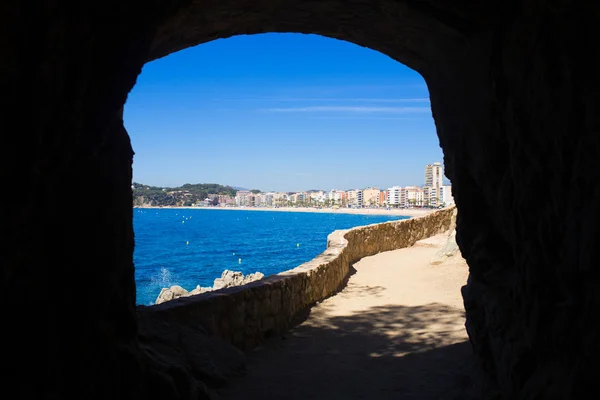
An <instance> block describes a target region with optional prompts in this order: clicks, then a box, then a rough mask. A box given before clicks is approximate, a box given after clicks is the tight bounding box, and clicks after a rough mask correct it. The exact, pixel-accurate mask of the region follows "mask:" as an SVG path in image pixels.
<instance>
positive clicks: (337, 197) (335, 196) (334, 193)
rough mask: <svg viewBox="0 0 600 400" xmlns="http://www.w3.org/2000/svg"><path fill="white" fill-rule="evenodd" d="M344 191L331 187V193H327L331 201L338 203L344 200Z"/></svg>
mask: <svg viewBox="0 0 600 400" xmlns="http://www.w3.org/2000/svg"><path fill="white" fill-rule="evenodd" d="M343 193H344V191H342V190H335V189H331V190H330V191H329V193H327V199H328V200H329V201H331V202H332V203H336V204H339V203H340V202H341V200H342V198H344V194H343Z"/></svg>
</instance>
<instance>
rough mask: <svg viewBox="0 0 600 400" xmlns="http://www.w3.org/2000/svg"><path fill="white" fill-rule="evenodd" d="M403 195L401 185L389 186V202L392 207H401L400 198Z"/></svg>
mask: <svg viewBox="0 0 600 400" xmlns="http://www.w3.org/2000/svg"><path fill="white" fill-rule="evenodd" d="M401 197H402V188H401V187H400V186H392V187H391V188H388V198H387V204H388V206H390V207H400V206H401V203H400V199H401Z"/></svg>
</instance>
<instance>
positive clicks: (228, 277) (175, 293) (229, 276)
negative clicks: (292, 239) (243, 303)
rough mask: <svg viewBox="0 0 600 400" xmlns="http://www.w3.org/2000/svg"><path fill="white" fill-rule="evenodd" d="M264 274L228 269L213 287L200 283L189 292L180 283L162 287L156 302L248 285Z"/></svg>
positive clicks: (216, 280)
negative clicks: (245, 273) (203, 285)
mask: <svg viewBox="0 0 600 400" xmlns="http://www.w3.org/2000/svg"><path fill="white" fill-rule="evenodd" d="M264 276H265V275H264V274H263V273H262V272H254V273H252V274H248V275H246V276H244V274H243V273H241V272H239V271H230V270H228V269H226V270H225V271H223V273H222V274H221V277H220V278H217V279H215V281H214V283H213V286H212V287H200V286H199V285H198V286H196V288H195V289H193V290H191V291H189V292H188V291H187V290H185V289H184V288H182V287H181V286H179V285H174V286H171V287H170V288H162V289H161V291H160V293H159V294H158V296H157V297H156V300H155V301H154V304H161V303H164V302H165V301H169V300H173V299H178V298H180V297H187V296H194V295H197V294H202V293H206V292H211V291H213V290H219V289H224V288H228V287H232V286H241V285H246V284H248V283H250V282H254V281H257V280H259V279H262V278H264Z"/></svg>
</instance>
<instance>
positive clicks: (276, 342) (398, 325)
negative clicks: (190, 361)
mask: <svg viewBox="0 0 600 400" xmlns="http://www.w3.org/2000/svg"><path fill="white" fill-rule="evenodd" d="M446 239H447V236H446V235H438V236H436V237H433V238H430V239H428V240H425V241H422V242H418V243H417V244H416V245H415V246H413V247H409V248H405V249H400V250H394V251H388V252H383V253H379V254H377V255H375V256H371V257H365V258H363V259H362V260H360V261H359V262H357V263H356V264H354V268H355V273H354V274H353V275H352V276H351V277H350V279H349V281H348V285H347V286H346V287H345V288H344V289H343V290H342V291H341V292H339V293H338V294H337V295H335V296H332V297H330V298H328V299H326V300H324V301H323V302H321V303H319V304H317V305H316V306H314V307H313V308H312V309H311V310H310V313H309V314H308V315H307V316H306V319H305V320H304V321H302V322H301V323H300V324H299V325H297V326H296V327H294V328H293V329H292V330H291V331H290V332H288V333H286V334H284V335H283V336H282V337H278V338H273V340H272V341H270V342H268V343H265V345H263V346H261V347H260V348H258V349H256V350H253V351H250V352H248V353H247V357H248V364H247V370H246V373H245V374H244V375H243V376H241V377H239V378H237V379H233V380H232V381H231V382H230V384H229V385H227V386H226V387H224V388H222V389H221V390H219V392H218V393H217V395H216V396H215V398H216V399H219V400H225V399H227V400H237V399H298V400H300V399H303V400H306V399H315V400H316V399H340V400H345V399H365V400H369V399H378V400H379V399H381V400H388V399H389V400H392V399H415V400H416V399H419V400H434V399H435V400H456V399H461V400H474V399H477V398H479V394H480V392H479V390H480V389H481V388H480V387H479V386H478V384H477V383H478V381H479V378H478V376H477V371H476V370H475V369H474V366H475V363H474V361H473V359H472V351H471V347H470V345H469V343H468V337H467V333H466V331H465V327H464V323H465V317H464V306H463V301H462V296H461V293H460V289H461V286H462V285H464V284H465V283H466V281H467V276H468V267H467V265H466V263H465V261H464V260H463V259H462V257H460V255H457V256H453V257H452V258H450V259H448V260H447V261H446V262H444V263H443V264H441V265H431V264H430V260H431V259H432V258H433V257H434V255H435V254H436V253H437V252H438V251H439V249H440V248H441V247H442V246H443V244H444V243H445V241H446ZM421 243H422V244H421Z"/></svg>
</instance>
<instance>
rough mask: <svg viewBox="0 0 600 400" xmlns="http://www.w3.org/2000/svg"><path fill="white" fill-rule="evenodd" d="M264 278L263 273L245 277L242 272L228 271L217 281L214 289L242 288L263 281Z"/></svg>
mask: <svg viewBox="0 0 600 400" xmlns="http://www.w3.org/2000/svg"><path fill="white" fill-rule="evenodd" d="M264 276H265V275H264V274H263V273H261V272H255V273H253V274H248V275H247V276H245V277H244V274H242V273H241V272H240V271H230V270H228V269H226V270H225V271H223V273H222V274H221V277H220V278H217V279H215V281H214V283H213V287H212V289H213V290H218V289H223V288H228V287H231V286H241V285H245V284H246V283H250V282H253V281H257V280H259V279H262V278H264Z"/></svg>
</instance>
